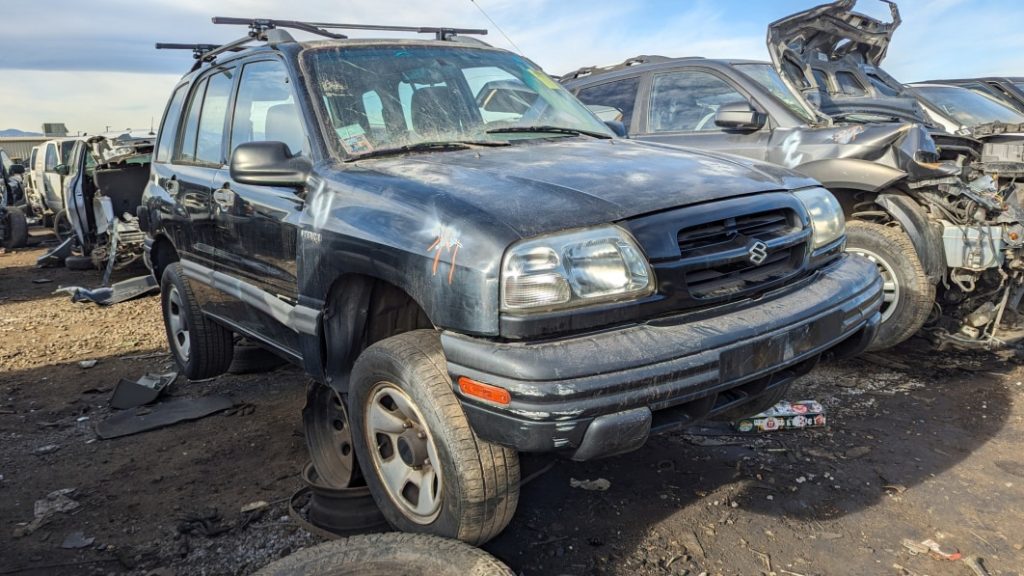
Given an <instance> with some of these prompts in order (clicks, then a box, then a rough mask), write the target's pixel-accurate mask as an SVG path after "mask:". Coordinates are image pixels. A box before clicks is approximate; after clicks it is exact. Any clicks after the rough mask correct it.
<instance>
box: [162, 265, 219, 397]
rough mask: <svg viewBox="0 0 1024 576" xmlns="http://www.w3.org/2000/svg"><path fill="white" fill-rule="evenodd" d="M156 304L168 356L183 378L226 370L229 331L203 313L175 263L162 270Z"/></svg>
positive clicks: (179, 267) (202, 377)
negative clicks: (160, 311) (162, 322)
mask: <svg viewBox="0 0 1024 576" xmlns="http://www.w3.org/2000/svg"><path fill="white" fill-rule="evenodd" d="M160 305H161V308H162V310H163V317H164V327H165V328H166V329H167V342H168V344H169V345H170V347H171V355H172V356H174V360H175V361H176V362H177V364H178V367H179V368H180V369H181V371H182V373H183V374H184V375H185V377H186V378H188V379H189V380H203V379H205V378H213V377H214V376H219V375H220V374H223V373H224V372H226V371H227V369H228V367H229V366H231V358H232V356H233V354H234V339H233V338H232V333H231V331H230V330H228V329H226V328H224V327H223V326H221V325H220V324H217V323H216V322H214V321H212V320H210V319H209V318H207V317H206V316H204V315H203V312H202V310H201V309H200V308H199V304H197V303H196V298H195V295H194V294H193V293H192V287H191V286H189V285H188V282H187V281H186V280H185V274H184V272H183V271H182V267H181V263H179V262H175V263H174V264H171V265H169V266H168V267H167V268H166V269H164V273H163V277H162V278H161V280H160Z"/></svg>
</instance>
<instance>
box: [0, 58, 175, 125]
mask: <svg viewBox="0 0 1024 576" xmlns="http://www.w3.org/2000/svg"><path fill="white" fill-rule="evenodd" d="M12 76H13V77H16V78H17V82H0V103H2V104H0V127H3V128H20V129H22V130H32V131H39V130H40V128H41V126H42V124H43V123H44V122H64V123H65V124H66V125H67V127H68V129H69V130H71V131H72V132H78V131H81V132H87V133H90V134H92V133H96V132H102V131H103V130H105V129H106V127H107V126H110V129H111V130H120V129H123V128H149V126H150V122H151V121H153V122H155V123H157V124H158V123H159V122H160V115H161V114H163V108H164V106H165V105H166V103H167V99H168V98H169V97H170V94H171V89H172V88H173V87H174V84H175V82H177V80H178V79H179V78H180V75H174V74H136V73H121V72H82V71H35V70H24V71H18V72H17V73H15V74H14V75H11V74H8V75H7V78H9V79H10V78H11V77H12Z"/></svg>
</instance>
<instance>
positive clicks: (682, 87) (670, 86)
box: [634, 68, 771, 160]
mask: <svg viewBox="0 0 1024 576" xmlns="http://www.w3.org/2000/svg"><path fill="white" fill-rule="evenodd" d="M737 102H747V103H749V104H751V106H753V107H754V108H755V109H756V108H758V106H757V105H756V103H754V102H751V100H750V99H749V98H748V97H747V96H746V95H744V94H742V93H741V92H740V91H739V90H738V89H737V88H736V87H735V86H733V85H732V84H731V83H729V82H728V81H726V80H725V79H724V78H722V77H721V76H718V75H717V74H714V73H712V72H711V71H709V70H701V69H696V68H692V69H685V70H679V71H675V72H667V73H663V74H655V75H654V76H653V77H652V79H651V87H650V96H649V98H648V101H647V102H646V106H645V108H646V113H645V114H643V118H641V122H640V126H639V127H638V131H637V133H636V134H635V136H634V137H635V138H637V139H639V140H650V141H652V142H658V143H661V144H672V145H677V146H687V147H692V148H699V149H702V150H716V151H720V152H728V153H730V154H738V155H740V156H746V157H748V158H753V159H755V160H764V159H765V155H766V153H767V146H768V141H769V139H770V137H771V128H770V127H768V126H765V127H764V128H761V129H760V130H756V131H753V132H750V131H735V130H726V129H723V128H720V127H719V126H717V125H716V124H715V114H716V113H717V112H718V108H719V107H720V106H722V105H725V104H734V103H737Z"/></svg>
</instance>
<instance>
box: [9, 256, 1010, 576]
mask: <svg viewBox="0 0 1024 576" xmlns="http://www.w3.org/2000/svg"><path fill="white" fill-rule="evenodd" d="M41 253H42V250H41V249H38V248H37V249H29V250H23V251H18V252H15V253H9V254H3V255H0V575H7V574H58V575H64V574H68V575H71V574H119V575H120V574H133V575H140V576H141V575H146V574H152V575H153V576H168V575H185V574H249V573H252V572H253V571H254V570H256V569H258V568H259V567H261V566H264V565H266V564H267V563H269V562H270V561H272V560H273V559H276V558H278V557H281V556H283V555H286V554H288V553H290V552H292V551H294V550H296V549H298V548H301V547H305V546H308V545H310V544H313V543H315V542H317V541H319V539H318V538H317V537H315V536H313V535H311V534H309V533H307V532H305V531H303V530H302V529H301V528H299V527H298V526H297V525H296V524H295V523H293V522H292V521H291V520H290V519H289V517H288V513H287V501H288V499H289V497H290V496H291V495H292V494H293V493H294V492H295V491H296V490H297V489H298V488H299V487H300V486H301V485H302V483H301V480H300V478H299V473H300V471H301V467H302V465H303V464H304V462H305V461H306V454H305V446H304V443H303V440H302V433H301V421H300V417H299V413H300V410H301V407H302V404H303V400H304V385H305V382H306V379H305V377H304V376H303V374H302V373H301V371H299V370H296V369H293V368H289V367H286V368H281V369H278V370H276V371H273V372H270V373H264V374H256V375H246V376H240V375H230V376H223V377H220V378H216V379H214V380H210V381H206V382H191V383H185V382H182V381H179V383H177V384H176V385H175V386H174V387H173V389H172V390H171V395H172V396H176V397H197V396H202V395H207V394H221V395H226V396H228V397H230V398H231V399H232V400H233V401H234V402H235V404H236V408H235V409H232V410H229V411H227V412H225V413H221V414H217V415H214V416H210V417H207V418H204V419H201V420H197V421H193V422H188V423H182V424H178V425H176V426H172V427H169V428H164V429H161V430H155V431H151V432H147V433H143V434H139V435H135V436H128V437H124V438H118V439H114V440H99V439H97V437H96V435H95V432H94V428H93V426H94V425H95V424H96V423H97V422H100V421H102V420H103V419H104V418H106V417H107V416H109V415H110V414H111V409H110V408H109V407H108V406H107V402H108V399H109V395H110V391H111V389H112V388H113V386H114V385H115V384H116V383H117V381H118V380H119V379H120V378H129V379H134V378H137V377H138V376H140V375H142V374H144V373H146V372H162V371H166V370H168V369H170V368H171V365H170V361H169V356H168V355H167V350H166V344H165V342H164V333H163V328H162V325H161V323H160V316H159V300H158V298H155V297H150V298H145V299H141V300H137V301H133V302H128V303H123V304H120V305H117V306H114V307H110V308H100V307H97V306H93V305H89V304H72V303H71V302H70V301H69V300H68V298H67V297H66V296H64V295H53V294H52V292H53V290H54V289H55V288H56V287H57V286H61V285H65V286H66V285H86V286H89V285H95V284H96V283H98V281H99V273H90V272H70V271H66V270H63V269H61V270H39V269H36V268H35V267H34V261H35V258H36V257H37V256H38V255H40V254H41ZM135 272H136V273H137V272H138V271H137V270H136V271H135ZM129 275H131V274H128V273H126V274H123V275H122V277H127V276H129ZM33 280H36V281H41V280H49V282H46V283H33ZM83 360H96V361H97V362H96V364H95V366H93V367H92V368H83V367H81V366H80V365H79V362H80V361H83ZM1022 380H1024V371H1022V369H1021V366H1020V362H1019V361H1018V359H1017V357H1016V356H1015V355H1012V354H1003V355H993V354H953V353H941V354H940V353H937V352H933V351H931V350H930V349H929V348H928V347H927V346H926V344H925V343H923V342H919V341H914V342H911V343H910V344H908V345H906V346H903V347H901V348H900V349H898V350H896V351H892V352H889V353H886V354H882V355H872V356H868V357H866V358H860V359H855V360H851V361H847V362H842V363H828V364H824V365H822V366H820V367H819V368H818V369H816V370H815V371H814V372H812V373H811V374H810V375H808V376H807V377H805V378H803V379H802V380H801V381H800V382H799V383H798V384H797V385H796V386H795V388H794V390H793V392H792V393H791V395H790V399H792V400H801V399H816V400H819V401H821V402H822V403H823V404H824V405H825V407H826V409H827V412H828V417H829V426H828V427H827V428H825V429H818V430H805V431H795V432H793V431H787V432H777V433H772V434H755V435H737V434H735V433H733V432H731V431H730V430H728V429H727V428H723V427H717V426H716V427H705V428H698V429H695V430H690V431H688V433H686V434H673V435H666V436H661V437H657V438H654V439H652V440H651V441H650V442H649V443H648V444H647V446H645V447H644V448H643V449H641V450H639V451H637V452H634V453H631V454H627V455H624V456H621V457H618V458H612V459H608V460H602V461H597V462H590V463H584V464H579V463H572V462H568V461H555V464H554V466H553V467H551V468H550V470H548V471H547V472H545V473H543V474H541V475H540V476H538V477H537V478H536V479H534V480H532V481H531V482H529V483H528V484H527V485H525V486H524V487H523V491H522V497H521V501H520V507H519V510H518V513H517V516H516V517H515V519H514V520H513V522H512V524H511V525H510V526H509V528H508V529H507V530H506V531H505V532H504V533H503V534H501V535H500V536H499V537H498V538H497V539H495V540H494V541H492V542H491V543H489V544H487V545H486V546H485V549H486V550H488V551H489V552H491V553H492V554H494V555H496V556H497V557H499V558H500V559H502V560H503V561H505V562H506V563H508V564H509V565H510V566H512V568H513V569H515V570H516V571H517V572H518V573H520V574H523V575H525V576H536V575H553V576H554V575H562V574H573V575H583V574H615V575H641V576H645V575H655V574H658V575H661V574H678V575H682V574H687V575H693V576H696V575H699V574H701V573H707V574H708V575H711V574H723V575H724V574H742V575H750V574H777V575H780V576H781V575H789V576H792V575H804V576H810V575H812V574H829V575H831V574H839V575H844V574H850V575H862V574H894V575H925V574H928V575H932V576H935V575H970V574H972V571H971V570H970V568H969V567H968V566H967V565H966V564H965V563H964V562H963V561H947V560H940V559H935V558H933V557H930V556H929V555H927V554H918V555H913V554H912V553H911V552H910V551H909V550H908V549H907V548H906V547H905V546H904V545H903V542H904V540H906V539H909V540H910V541H914V542H920V541H922V540H925V539H929V538H930V539H933V540H935V541H936V542H938V543H940V544H941V545H942V546H943V547H944V548H946V549H950V550H951V549H958V550H959V551H961V552H962V553H963V554H964V555H976V556H979V557H981V558H982V559H983V560H982V561H983V563H984V565H985V566H986V567H987V569H988V570H989V572H990V573H991V574H993V575H1011V574H1024V572H1021V570H1022V568H1021V567H1022V566H1024V552H1022V548H1024V531H1022V530H1021V528H1022V527H1024V523H1022V520H1021V519H1022V518H1024V462H1022V460H1021V456H1020V454H1021V446H1022V441H1024V401H1022V400H1024V385H1022V384H1021V381H1022ZM547 463H548V461H546V460H542V459H536V458H528V459H524V468H525V470H526V473H527V474H529V472H530V471H532V470H538V469H541V468H542V467H544V465H545V464H547ZM598 478H603V479H606V480H608V481H609V483H610V487H609V489H608V490H606V491H588V490H584V489H581V488H572V487H571V482H570V480H571V479H578V480H582V479H590V480H593V479H598ZM62 489H72V490H73V491H72V492H70V493H67V494H65V496H64V497H63V498H56V497H55V503H57V504H59V503H64V504H65V507H66V508H67V510H66V511H65V512H58V513H56V514H55V515H53V517H52V518H51V519H50V520H49V522H47V523H46V524H44V525H43V526H41V527H39V528H38V529H36V530H34V531H32V532H31V533H30V534H27V535H20V536H19V535H16V534H21V533H23V532H25V531H26V526H25V525H26V524H28V523H29V522H30V521H31V520H32V519H33V515H34V512H33V508H34V505H35V502H36V501H37V500H41V499H45V498H46V496H47V495H48V494H51V493H53V492H55V491H58V490H62ZM68 499H70V501H72V502H73V503H75V504H77V506H74V507H72V505H70V504H67V502H68V501H69V500H68ZM256 501H264V502H267V503H268V507H267V508H265V509H263V510H262V511H260V512H257V513H255V514H253V513H242V512H241V509H242V507H243V506H245V505H246V504H249V503H252V502H256ZM77 533H81V537H83V538H84V539H85V541H88V540H89V539H92V541H91V543H90V544H88V545H86V546H84V547H82V548H77V549H67V548H64V547H62V545H64V544H65V543H66V540H68V543H70V542H71V541H73V540H75V539H76V537H77V536H78V534H77ZM69 536H71V537H72V538H71V539H70V540H69Z"/></svg>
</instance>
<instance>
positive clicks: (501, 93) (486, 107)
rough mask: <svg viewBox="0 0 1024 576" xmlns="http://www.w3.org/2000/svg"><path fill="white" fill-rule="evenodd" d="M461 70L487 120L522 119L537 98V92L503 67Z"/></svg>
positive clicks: (481, 112)
mask: <svg viewBox="0 0 1024 576" xmlns="http://www.w3.org/2000/svg"><path fill="white" fill-rule="evenodd" d="M462 73H463V75H465V77H466V83H468V84H469V89H470V91H471V92H472V94H473V95H474V98H475V99H476V105H477V108H479V109H480V117H481V118H483V121H484V123H485V124H486V123H490V122H500V121H508V122H514V121H516V120H519V119H521V118H522V117H523V114H525V113H526V111H527V110H529V109H530V107H531V106H533V103H534V102H536V101H537V93H536V92H534V91H533V90H532V89H531V88H530V87H529V86H527V85H526V84H523V82H522V81H521V80H519V79H518V78H516V77H515V76H513V75H512V74H509V73H508V72H506V71H504V70H502V69H501V68H496V67H494V66H485V67H479V68H463V70H462Z"/></svg>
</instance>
